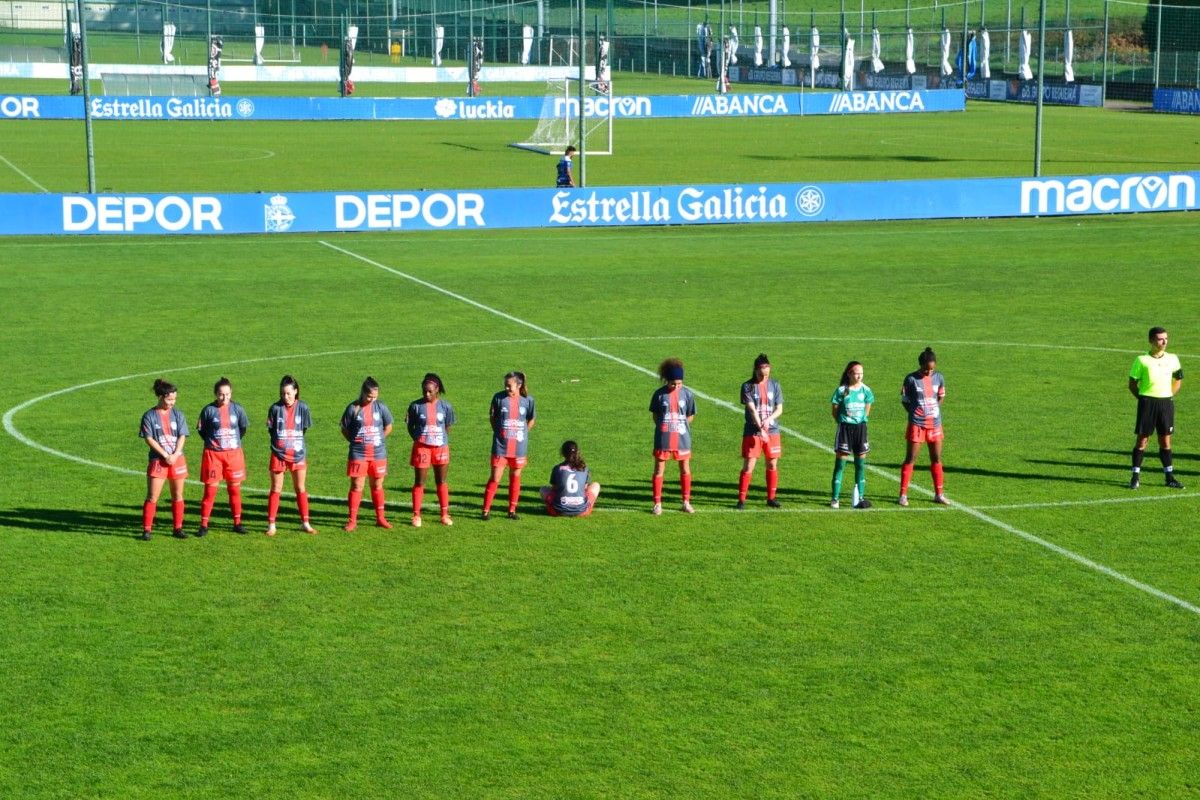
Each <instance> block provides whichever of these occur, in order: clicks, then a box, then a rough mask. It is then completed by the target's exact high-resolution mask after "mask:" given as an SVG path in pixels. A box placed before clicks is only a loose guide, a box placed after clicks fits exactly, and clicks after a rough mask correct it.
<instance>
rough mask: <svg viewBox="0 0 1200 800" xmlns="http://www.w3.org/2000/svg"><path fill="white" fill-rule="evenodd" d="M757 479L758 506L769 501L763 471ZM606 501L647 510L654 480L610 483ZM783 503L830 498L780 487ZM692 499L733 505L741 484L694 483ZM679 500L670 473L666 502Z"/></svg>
mask: <svg viewBox="0 0 1200 800" xmlns="http://www.w3.org/2000/svg"><path fill="white" fill-rule="evenodd" d="M755 478H756V480H755V482H754V483H753V484H751V486H750V494H749V496H748V497H747V499H746V502H747V503H748V504H752V505H758V504H761V503H762V502H764V501H765V499H766V490H765V488H764V485H763V478H762V474H761V470H760V471H759V474H757V475H756V476H755ZM601 497H602V498H604V499H607V500H609V501H610V502H611V501H615V502H617V503H618V504H619V505H621V506H626V507H629V506H632V507H635V508H640V507H642V506H646V507H647V508H648V507H649V506H650V505H651V504H652V503H653V502H654V494H653V492H652V490H651V486H650V479H649V478H648V477H647V478H646V480H645V481H644V482H637V483H606V484H604V491H603V492H602V493H601ZM776 497H778V499H779V500H780V502H783V503H788V502H793V503H811V502H814V501H817V500H819V501H821V502H822V503H823V502H824V501H825V500H826V499H827V498H826V496H825V493H824V492H818V491H813V490H810V489H791V488H784V487H780V488H779V490H778V492H777V493H776ZM692 500H695V501H697V502H704V503H713V504H717V505H724V504H728V505H730V506H732V505H733V504H734V503H736V502H737V483H735V482H734V481H700V480H693V481H692ZM678 501H679V475H678V473H671V472H668V473H667V475H666V478H665V480H664V481H663V502H664V504H665V503H672V504H673V503H676V502H678Z"/></svg>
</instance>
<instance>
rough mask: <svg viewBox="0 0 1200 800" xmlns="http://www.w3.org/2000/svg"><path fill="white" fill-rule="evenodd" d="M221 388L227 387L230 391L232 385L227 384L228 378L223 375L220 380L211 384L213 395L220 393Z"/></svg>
mask: <svg viewBox="0 0 1200 800" xmlns="http://www.w3.org/2000/svg"><path fill="white" fill-rule="evenodd" d="M222 386H228V387H229V388H230V390H232V389H233V384H232V383H230V382H229V378H226V377H225V376H224V375H222V376H221V379H220V380H218V381H217V382H216V383H214V384H213V394H216V393H217V392H219V391H221V387H222Z"/></svg>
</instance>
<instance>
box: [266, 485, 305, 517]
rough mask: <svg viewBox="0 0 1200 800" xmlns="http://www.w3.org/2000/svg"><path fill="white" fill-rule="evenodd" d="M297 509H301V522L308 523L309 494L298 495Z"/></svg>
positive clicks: (298, 493) (301, 493)
mask: <svg viewBox="0 0 1200 800" xmlns="http://www.w3.org/2000/svg"><path fill="white" fill-rule="evenodd" d="M296 507H297V508H299V509H300V521H301V522H308V492H297V493H296ZM272 519H274V517H272Z"/></svg>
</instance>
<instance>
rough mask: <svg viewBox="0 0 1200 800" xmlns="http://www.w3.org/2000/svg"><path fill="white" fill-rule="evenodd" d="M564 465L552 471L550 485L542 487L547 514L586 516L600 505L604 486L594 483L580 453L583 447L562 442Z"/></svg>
mask: <svg viewBox="0 0 1200 800" xmlns="http://www.w3.org/2000/svg"><path fill="white" fill-rule="evenodd" d="M561 452H562V457H563V459H564V460H563V462H562V463H561V464H559V465H558V466H556V467H555V468H554V469H553V470H551V472H550V485H549V486H543V487H542V500H543V502H545V504H546V513H547V514H549V515H550V516H552V517H586V516H588V515H589V514H591V513H592V509H593V508H595V506H596V498H597V497H599V496H600V484H598V483H596V482H595V481H590V480H589V478H590V477H591V473H590V472H589V471H588V466H587V462H586V461H584V460H583V456H582V455H580V454H579V445H577V444H576V443H575V442H573V441H571V440H569V439H568V440H567V441H565V442H563V443H562V450H561Z"/></svg>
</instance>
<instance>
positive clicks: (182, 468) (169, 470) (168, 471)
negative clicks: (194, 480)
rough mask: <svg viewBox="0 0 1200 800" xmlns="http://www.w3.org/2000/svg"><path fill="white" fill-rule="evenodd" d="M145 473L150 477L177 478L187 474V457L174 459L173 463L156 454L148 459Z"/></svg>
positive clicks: (173, 479) (184, 476)
mask: <svg viewBox="0 0 1200 800" xmlns="http://www.w3.org/2000/svg"><path fill="white" fill-rule="evenodd" d="M146 474H147V475H149V476H150V477H151V478H163V479H164V480H172V481H175V480H179V479H181V478H186V477H187V476H188V470H187V459H186V458H184V457H183V456H180V457H179V458H177V459H175V463H174V464H168V463H167V462H165V461H163V460H162V459H161V458H158V457H157V456H156V457H154V458H152V459H150V464H149V465H148V466H147V467H146Z"/></svg>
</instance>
